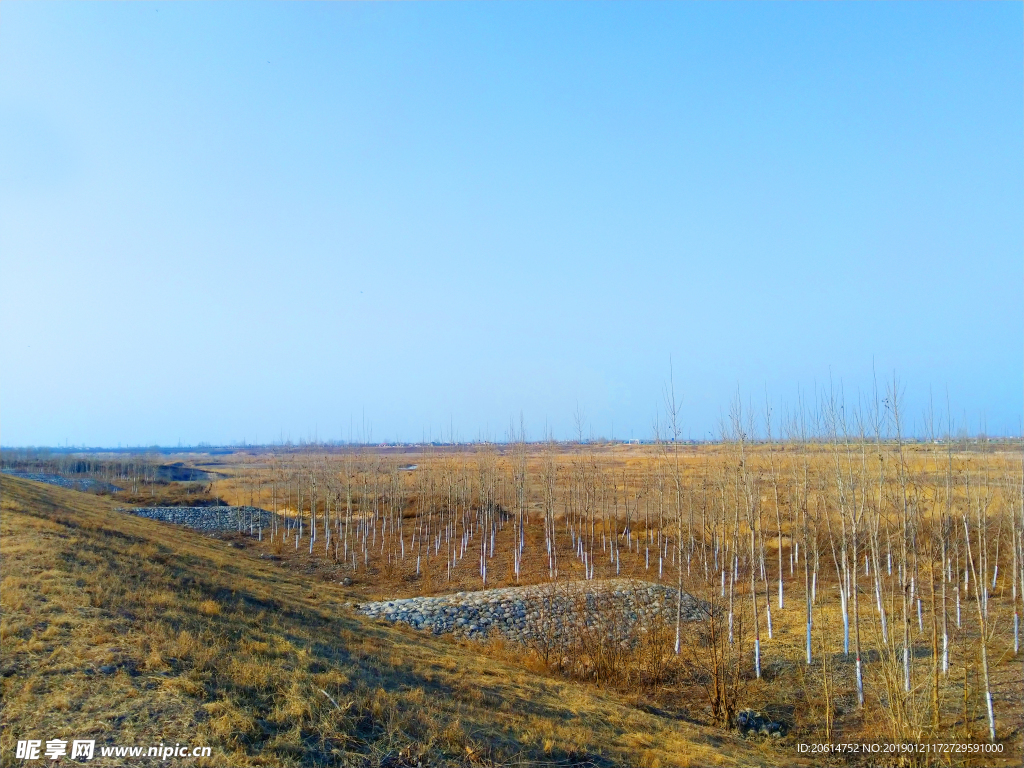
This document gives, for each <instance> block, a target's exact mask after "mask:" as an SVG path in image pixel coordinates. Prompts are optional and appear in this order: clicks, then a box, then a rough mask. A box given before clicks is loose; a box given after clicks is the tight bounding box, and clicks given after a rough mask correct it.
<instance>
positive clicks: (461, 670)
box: [0, 477, 795, 766]
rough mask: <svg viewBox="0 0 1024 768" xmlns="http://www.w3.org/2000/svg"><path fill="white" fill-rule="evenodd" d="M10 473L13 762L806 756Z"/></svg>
mask: <svg viewBox="0 0 1024 768" xmlns="http://www.w3.org/2000/svg"><path fill="white" fill-rule="evenodd" d="M0 490H2V502H3V507H2V514H0V524H2V531H0V533H2V539H0V555H2V561H0V575H2V578H3V581H2V586H0V605H2V609H3V623H2V626H0V647H2V656H0V672H2V689H0V692H2V697H3V711H2V715H0V763H2V764H3V765H9V764H14V762H15V761H14V760H13V757H14V742H15V740H16V739H18V738H41V739H44V740H45V739H47V738H65V739H68V740H70V739H73V738H95V739H96V740H97V745H100V744H114V743H116V744H145V745H148V744H156V743H160V742H165V743H174V742H176V741H180V742H182V743H188V744H204V745H210V746H212V747H213V755H214V757H213V759H212V760H210V761H208V763H207V764H209V765H225V764H230V765H233V766H243V765H326V764H331V765H391V766H400V765H413V766H415V765H416V764H417V762H418V761H422V763H423V764H424V765H427V764H431V765H433V764H438V763H447V764H455V765H470V764H473V765H489V764H513V765H514V764H522V765H558V764H564V765H569V764H596V765H631V764H643V765H658V764H660V765H688V764H692V765H716V764H740V765H767V764H772V763H779V762H781V763H786V764H792V759H793V757H795V755H792V754H789V753H788V751H786V752H787V754H782V752H781V751H773V750H772V749H771V748H770V747H763V749H765V750H766V751H764V752H761V751H759V749H761V747H758V746H757V745H755V744H752V743H751V744H748V743H746V742H744V741H742V740H739V739H735V738H733V737H731V736H728V735H725V734H723V733H721V732H716V731H710V730H708V729H704V728H701V727H699V726H696V725H692V724H689V723H685V722H680V721H677V720H671V719H668V718H664V717H659V716H657V715H653V714H648V713H646V712H643V711H640V710H638V709H636V708H635V707H633V706H631V705H630V704H628V703H627V702H626V701H624V700H622V699H621V698H620V697H617V696H615V695H614V694H609V693H605V692H602V691H597V690H595V689H592V688H589V687H582V686H577V685H573V684H570V683H563V682H559V681H556V680H552V679H550V678H545V677H542V676H539V675H536V674H533V673H530V672H528V671H525V670H523V669H520V668H517V667H516V666H515V665H514V664H513V663H512V662H511V661H510V662H509V663H502V662H501V661H496V660H495V659H494V658H488V657H484V656H482V655H480V654H478V653H475V652H474V649H473V647H472V646H471V645H459V644H455V643H453V642H451V641H449V640H445V639H438V638H433V637H430V636H428V635H425V634H422V633H418V632H413V631H412V630H402V629H398V628H394V627H390V626H384V625H380V624H375V623H373V622H370V621H368V620H366V619H363V618H362V617H357V616H355V615H354V614H352V613H351V612H350V611H348V610H347V609H346V608H345V607H344V605H343V603H344V602H345V601H346V600H347V599H349V598H350V597H351V595H349V594H347V593H346V592H345V591H344V590H343V589H341V588H340V587H337V586H336V585H331V584H324V583H323V582H314V581H310V580H308V579H306V578H304V577H302V576H300V575H296V574H293V573H289V572H287V571H286V570H284V569H282V568H281V567H279V566H276V565H274V564H272V563H268V562H266V561H262V560H259V559H258V558H256V557H255V556H253V555H251V554H249V553H247V552H240V551H237V550H234V549H231V548H229V547H228V545H227V544H225V543H224V542H221V541H217V540H213V539H210V538H206V537H204V536H202V535H199V534H196V533H193V532H190V531H186V530H182V529H179V528H176V527H173V526H169V525H166V524H162V523H157V522H154V521H150V520H145V519H141V518H135V517H132V516H130V515H125V514H122V513H116V512H113V511H112V510H111V503H110V502H109V500H104V499H101V498H97V497H95V496H91V495H87V494H83V493H78V492H76V491H69V490H65V489H61V488H57V487H54V486H46V485H42V484H39V483H33V482H29V481H23V480H16V479H12V478H8V477H3V478H2V479H0ZM101 667H102V668H105V671H103V670H101ZM111 667H115V668H116V670H115V671H113V672H111V671H110V668H111ZM332 699H333V701H332ZM97 755H98V750H97ZM145 762H146V761H144V760H143V761H140V760H138V759H135V760H134V761H131V764H132V765H140V764H145ZM173 762H174V760H173V759H172V760H171V761H170V763H173ZM183 762H184V761H183ZM187 762H188V764H196V762H194V761H192V760H189V761H187ZM92 764H94V765H102V764H104V761H103V760H102V759H100V758H98V757H97V759H96V760H95V761H93V763H92ZM106 764H115V763H113V762H108V763H106ZM165 764H168V763H165ZM199 764H204V763H203V762H202V761H199Z"/></svg>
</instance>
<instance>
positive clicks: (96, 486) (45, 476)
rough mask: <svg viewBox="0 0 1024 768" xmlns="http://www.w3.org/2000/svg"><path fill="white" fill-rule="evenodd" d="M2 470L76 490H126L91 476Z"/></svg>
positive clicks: (111, 491)
mask: <svg viewBox="0 0 1024 768" xmlns="http://www.w3.org/2000/svg"><path fill="white" fill-rule="evenodd" d="M2 471H3V474H5V475H10V476H11V477H20V478H22V479H24V480H35V481H36V482H37V483H48V484H50V485H59V486H60V487H61V488H70V489H72V490H74V491H101V492H102V491H106V492H108V493H114V492H116V491H121V490H124V489H123V488H118V487H117V486H116V485H111V484H110V483H105V482H103V481H102V480H94V479H93V478H91V477H64V476H63V475H54V474H51V473H49V472H19V471H17V470H14V469H5V470H2Z"/></svg>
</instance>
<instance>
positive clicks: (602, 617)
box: [355, 579, 702, 644]
mask: <svg viewBox="0 0 1024 768" xmlns="http://www.w3.org/2000/svg"><path fill="white" fill-rule="evenodd" d="M678 595H679V592H678V590H677V589H676V588H674V587H670V586H667V585H664V584H655V583H651V582H646V581H639V580H635V579H608V580H600V581H582V582H568V583H560V584H557V585H540V586H530V587H503V588H500V589H488V590H483V591H480V592H456V593H455V594H452V595H441V596H437V597H410V598H405V599H402V600H383V601H380V602H373V603H361V604H358V605H356V606H355V609H356V611H357V612H358V613H361V614H363V615H365V616H369V617H371V618H375V619H384V620H385V621H390V622H396V623H397V622H401V623H403V624H408V625H409V626H411V627H414V628H416V629H422V630H429V631H430V632H432V633H434V634H435V635H440V634H447V633H450V634H454V635H459V636H463V637H470V638H480V639H483V638H487V637H502V638H504V639H506V640H511V641H513V642H518V643H524V644H533V643H536V642H537V641H539V640H541V639H542V638H548V639H552V640H554V641H556V642H557V641H562V642H566V641H570V640H571V639H572V638H573V636H574V635H578V634H579V633H580V632H590V633H601V632H604V633H609V634H611V635H613V636H616V637H620V638H622V639H624V640H625V639H628V638H629V637H635V633H636V632H637V631H638V630H639V631H646V630H647V629H648V628H649V627H650V626H651V625H653V624H654V623H655V622H659V621H661V622H666V623H672V624H674V623H675V618H676V606H677V601H678ZM682 611H683V619H684V620H685V621H692V620H694V619H699V618H701V617H702V609H701V606H700V605H699V604H698V602H697V601H696V600H695V599H694V598H693V597H692V596H691V595H689V594H687V593H685V592H684V593H683V606H682Z"/></svg>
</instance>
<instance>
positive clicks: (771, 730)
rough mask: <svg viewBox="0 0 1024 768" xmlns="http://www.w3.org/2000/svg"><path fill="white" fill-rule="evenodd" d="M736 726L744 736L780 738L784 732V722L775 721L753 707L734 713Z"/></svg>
mask: <svg viewBox="0 0 1024 768" xmlns="http://www.w3.org/2000/svg"><path fill="white" fill-rule="evenodd" d="M736 727H737V728H739V729H740V733H742V734H743V735H744V736H770V737H771V738H773V739H778V738H782V737H783V736H784V735H785V734H786V724H785V723H779V722H775V721H774V720H772V719H771V718H769V717H765V716H764V715H762V714H761V713H760V712H755V711H754V710H753V709H744V710H742V711H741V712H740V713H739V714H738V715H736Z"/></svg>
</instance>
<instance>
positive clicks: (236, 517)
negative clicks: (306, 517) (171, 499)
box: [117, 506, 273, 533]
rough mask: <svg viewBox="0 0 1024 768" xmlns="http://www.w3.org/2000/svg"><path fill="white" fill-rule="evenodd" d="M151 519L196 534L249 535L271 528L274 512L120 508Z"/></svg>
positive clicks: (251, 509)
mask: <svg viewBox="0 0 1024 768" xmlns="http://www.w3.org/2000/svg"><path fill="white" fill-rule="evenodd" d="M117 511H118V512H128V513H129V514H132V515H138V516H139V517H148V518H149V519H151V520H163V521H164V522H165V523H176V524H177V525H184V526H187V527H189V528H194V529H195V530H197V531H242V532H243V533H250V532H252V531H256V530H258V529H259V528H260V526H261V525H262V527H263V528H267V527H269V526H270V518H271V516H272V515H273V513H272V512H268V511H267V510H265V509H260V508H259V507H248V506H246V507H223V506H220V507H119V508H118V510H117Z"/></svg>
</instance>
